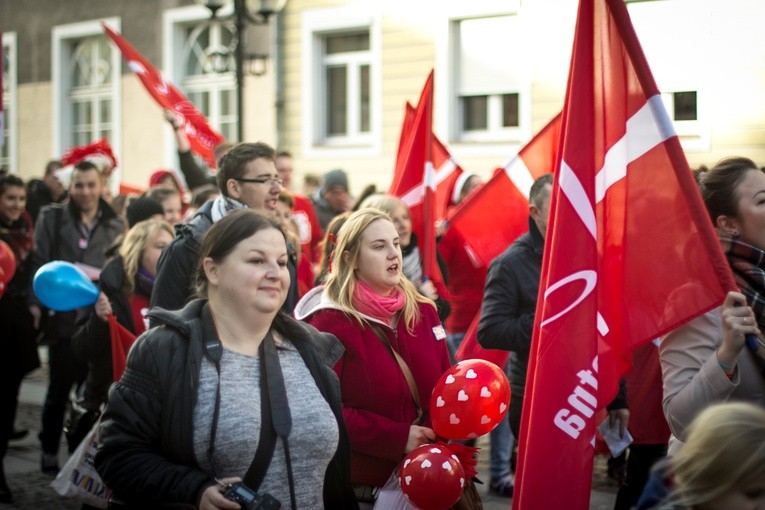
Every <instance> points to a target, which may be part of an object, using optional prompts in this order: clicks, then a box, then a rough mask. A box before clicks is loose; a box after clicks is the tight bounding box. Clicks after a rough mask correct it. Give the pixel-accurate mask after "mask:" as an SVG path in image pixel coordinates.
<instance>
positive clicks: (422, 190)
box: [388, 71, 455, 286]
mask: <svg viewBox="0 0 765 510" xmlns="http://www.w3.org/2000/svg"><path fill="white" fill-rule="evenodd" d="M405 131H408V133H405ZM433 140H434V136H433V71H431V72H430V74H428V78H427V80H425V86H424V87H423V88H422V93H421V94H420V100H419V101H418V103H417V108H416V109H415V111H414V116H413V117H411V118H407V117H406V116H405V118H404V125H403V128H402V134H401V139H400V144H401V145H400V146H399V150H398V156H397V161H396V171H395V174H394V176H393V182H392V183H391V187H390V189H389V190H388V193H389V194H391V195H393V196H396V197H399V198H401V199H402V201H403V202H404V203H406V204H407V205H408V206H409V213H410V215H411V218H412V230H413V231H414V233H415V234H416V235H417V237H418V239H419V244H420V246H419V247H420V250H421V253H422V271H423V274H424V275H425V276H427V277H429V278H430V279H431V280H433V281H434V283H436V285H437V286H441V285H440V284H441V283H442V282H443V278H442V276H441V271H440V270H439V268H438V263H437V261H436V234H435V222H436V220H437V219H439V216H438V207H437V198H436V187H437V176H436V171H435V168H434V165H433V152H434V151H433ZM439 172H440V171H439ZM454 173H455V172H454V171H453V169H452V170H450V175H451V174H454Z"/></svg>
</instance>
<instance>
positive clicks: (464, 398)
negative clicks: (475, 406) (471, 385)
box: [457, 390, 469, 402]
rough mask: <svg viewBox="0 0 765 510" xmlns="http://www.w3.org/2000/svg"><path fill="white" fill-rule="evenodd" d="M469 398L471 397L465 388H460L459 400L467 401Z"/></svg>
mask: <svg viewBox="0 0 765 510" xmlns="http://www.w3.org/2000/svg"><path fill="white" fill-rule="evenodd" d="M468 399H469V397H468V395H467V393H465V390H460V392H459V393H457V400H459V401H460V402H465V401H466V400H468Z"/></svg>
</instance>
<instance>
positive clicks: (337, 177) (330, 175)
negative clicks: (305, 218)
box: [321, 168, 348, 193]
mask: <svg viewBox="0 0 765 510" xmlns="http://www.w3.org/2000/svg"><path fill="white" fill-rule="evenodd" d="M335 186H342V187H343V188H344V189H345V191H348V176H347V175H345V172H344V171H343V170H340V169H339V168H337V169H335V170H330V171H329V172H327V173H326V174H324V184H323V185H322V187H321V191H322V193H326V192H327V191H329V190H331V189H332V188H334V187H335Z"/></svg>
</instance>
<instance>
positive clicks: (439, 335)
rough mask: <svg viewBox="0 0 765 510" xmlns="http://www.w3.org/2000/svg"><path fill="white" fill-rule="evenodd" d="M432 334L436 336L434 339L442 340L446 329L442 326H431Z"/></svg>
mask: <svg viewBox="0 0 765 510" xmlns="http://www.w3.org/2000/svg"><path fill="white" fill-rule="evenodd" d="M433 335H434V336H435V337H436V340H443V339H444V338H446V330H445V329H444V327H443V326H440V325H439V326H435V327H434V328H433Z"/></svg>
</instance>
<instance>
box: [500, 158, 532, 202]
mask: <svg viewBox="0 0 765 510" xmlns="http://www.w3.org/2000/svg"><path fill="white" fill-rule="evenodd" d="M505 174H506V175H507V176H508V177H509V178H510V181H512V183H513V184H515V187H516V188H518V191H520V192H521V193H522V194H523V196H524V197H526V200H528V199H529V191H531V185H532V184H534V178H533V177H532V176H531V172H529V168H528V167H527V166H526V162H525V161H523V158H522V157H521V156H520V154H519V155H517V156H515V157H514V158H513V159H511V160H510V161H509V162H508V163H507V165H505Z"/></svg>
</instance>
